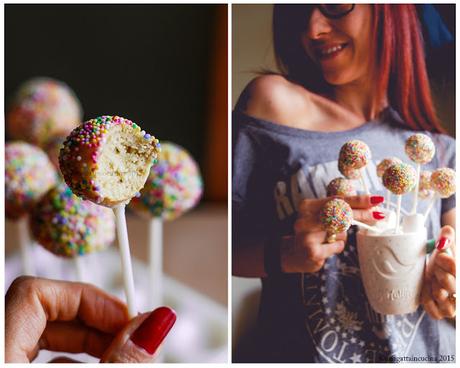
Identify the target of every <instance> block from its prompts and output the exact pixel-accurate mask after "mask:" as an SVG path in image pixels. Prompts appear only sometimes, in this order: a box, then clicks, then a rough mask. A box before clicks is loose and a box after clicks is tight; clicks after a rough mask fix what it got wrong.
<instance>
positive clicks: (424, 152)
mask: <svg viewBox="0 0 460 368" xmlns="http://www.w3.org/2000/svg"><path fill="white" fill-rule="evenodd" d="M405 150H406V154H407V156H409V158H410V159H411V160H412V161H413V162H415V163H416V171H417V173H416V175H417V176H416V180H415V190H414V199H413V205H412V211H411V214H415V213H416V212H417V201H418V193H419V188H418V187H419V178H420V165H422V164H427V163H428V162H430V161H431V160H432V159H433V156H434V153H435V147H434V144H433V141H432V140H431V138H430V137H428V136H427V135H425V134H421V133H417V134H414V135H411V136H410V137H409V138H408V139H407V140H406V146H405Z"/></svg>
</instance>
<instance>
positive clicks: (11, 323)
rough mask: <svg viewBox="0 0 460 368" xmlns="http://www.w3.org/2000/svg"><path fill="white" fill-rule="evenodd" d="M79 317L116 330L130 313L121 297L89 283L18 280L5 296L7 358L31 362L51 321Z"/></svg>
mask: <svg viewBox="0 0 460 368" xmlns="http://www.w3.org/2000/svg"><path fill="white" fill-rule="evenodd" d="M77 318H78V319H79V320H80V321H82V322H83V323H84V324H86V325H87V326H89V327H93V328H95V329H97V330H100V331H102V332H105V333H114V332H117V331H118V330H120V329H121V328H122V327H123V326H124V325H125V324H126V322H127V321H128V313H127V308H126V306H125V305H124V304H123V303H122V302H121V301H120V300H118V299H117V298H115V297H114V296H111V295H109V294H107V293H105V292H104V291H102V290H100V289H98V288H96V287H95V286H92V285H89V284H83V283H74V282H64V281H54V280H47V279H42V278H35V277H20V278H18V279H16V280H15V281H14V282H13V284H12V285H11V286H10V288H9V290H8V292H7V294H6V296H5V334H6V336H7V338H6V345H5V360H6V361H7V362H27V361H30V360H31V359H32V358H33V356H34V354H35V353H36V346H37V344H38V341H39V339H40V336H41V335H42V333H43V331H44V330H45V328H46V325H47V322H48V321H58V320H60V321H71V320H74V319H77ZM62 338H65V339H70V338H72V336H69V335H66V336H63V337H62Z"/></svg>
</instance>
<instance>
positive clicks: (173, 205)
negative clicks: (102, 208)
mask: <svg viewBox="0 0 460 368" xmlns="http://www.w3.org/2000/svg"><path fill="white" fill-rule="evenodd" d="M202 192H203V181H202V179H201V175H200V170H199V168H198V165H197V164H196V162H195V160H193V158H192V156H191V155H190V154H189V153H188V152H187V151H186V150H185V149H183V148H182V147H180V146H178V145H176V144H173V143H163V144H162V145H161V152H160V154H159V155H158V162H157V163H156V164H154V165H153V166H152V167H151V169H150V174H149V177H148V178H147V182H146V183H145V186H144V188H143V189H142V190H141V193H140V196H136V197H134V198H133V199H132V200H131V202H130V204H129V206H130V207H131V208H133V209H134V210H138V211H140V212H141V213H147V214H149V215H150V216H153V217H161V218H163V219H165V220H173V219H175V218H177V217H179V216H180V215H181V214H183V213H184V212H185V211H187V210H189V209H191V208H193V207H194V206H195V205H196V204H197V203H198V201H199V199H200V197H201V194H202Z"/></svg>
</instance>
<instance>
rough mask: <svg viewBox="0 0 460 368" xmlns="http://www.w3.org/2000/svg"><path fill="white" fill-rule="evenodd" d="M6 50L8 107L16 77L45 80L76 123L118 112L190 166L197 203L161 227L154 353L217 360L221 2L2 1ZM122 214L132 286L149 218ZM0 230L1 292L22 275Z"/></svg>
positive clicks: (221, 332) (223, 132)
mask: <svg viewBox="0 0 460 368" xmlns="http://www.w3.org/2000/svg"><path fill="white" fill-rule="evenodd" d="M4 55H5V56H4V58H5V85H4V87H5V91H4V92H5V109H6V110H8V106H9V103H10V102H11V100H12V97H13V95H14V93H15V91H16V89H17V88H18V87H19V86H20V85H21V84H22V83H23V82H25V81H26V80H28V79H30V78H34V77H50V78H53V79H56V80H59V81H62V82H65V83H66V84H67V85H68V86H69V87H70V88H71V89H72V90H73V91H74V92H75V94H76V96H77V97H78V99H79V100H80V102H81V105H82V108H83V114H84V120H88V119H90V118H94V117H97V116H100V115H119V116H122V117H125V118H128V119H130V120H132V121H134V122H136V123H138V124H139V125H140V126H141V127H142V128H143V129H144V130H145V131H147V132H148V133H151V134H154V135H155V136H156V137H157V138H159V139H160V141H170V142H174V143H176V144H179V145H181V146H182V147H184V148H185V149H187V150H188V151H189V152H190V153H191V155H192V156H193V157H194V158H195V160H196V161H197V162H198V164H199V166H200V170H201V173H202V176H203V180H204V194H203V197H202V200H201V202H200V203H199V204H198V206H197V207H196V208H195V209H194V210H192V211H190V212H188V213H187V214H185V215H184V216H182V217H180V218H179V219H177V220H174V221H170V222H165V224H164V270H165V274H166V277H167V280H166V281H165V289H166V290H165V293H166V294H168V293H169V294H172V295H168V296H167V297H165V300H166V301H169V302H170V304H173V305H174V306H175V307H176V308H177V309H178V310H177V312H178V315H179V319H178V324H177V325H176V327H175V328H174V329H173V332H174V330H177V332H174V333H175V335H174V336H173V332H172V333H171V335H170V336H171V337H170V338H169V340H174V341H171V342H167V344H170V346H171V348H170V349H168V346H167V347H166V349H165V350H166V357H165V358H164V359H165V360H166V361H174V362H182V361H188V362H206V361H209V362H227V341H226V340H227V6H226V5H84V4H80V5H29V4H27V5H26V4H24V5H19V4H8V5H5V53H4ZM6 139H7V141H8V139H9V137H8V133H7V136H6ZM127 221H128V232H129V236H130V243H131V248H132V249H131V252H132V254H133V255H134V257H135V259H134V262H135V268H136V269H137V270H138V275H135V277H136V278H137V279H139V280H140V281H136V282H140V283H141V285H140V288H142V282H143V280H142V279H143V272H144V270H143V267H144V266H145V262H146V259H147V237H148V224H147V222H146V220H144V219H142V218H140V217H137V216H136V215H134V214H132V213H128V218H127ZM5 225H6V237H5V243H6V247H5V252H6V269H5V272H6V275H5V276H6V277H5V282H6V285H5V287H8V285H9V283H10V282H11V280H12V279H13V278H14V277H15V276H16V275H17V274H19V273H20V272H21V271H20V265H19V260H18V255H17V235H18V234H17V230H16V227H15V223H13V222H11V221H9V220H6V224H5ZM35 251H37V252H42V251H43V250H41V249H40V248H39V247H36V250H35ZM52 256H53V255H49V256H48V255H43V254H41V253H40V254H39V255H37V257H45V258H43V260H46V259H48V258H49V257H52ZM47 257H48V258H47ZM109 258H110V257H109V256H107V260H105V261H107V262H109V261H108V259H109ZM40 259H42V258H40ZM50 259H51V262H52V261H53V260H54V259H56V263H59V262H61V260H60V259H59V260H57V258H56V257H55V258H50ZM89 262H90V264H93V265H96V266H95V267H96V268H97V267H98V266H97V265H98V263H97V262H96V263H95V264H94V263H91V261H89ZM110 262H111V261H110ZM114 262H115V263H116V262H118V260H116V259H114ZM62 267H63V266H62V265H60V266H57V269H62ZM113 268H114V269H115V268H117V269H118V268H119V264H118V263H116V264H113ZM64 269H65V267H64ZM135 272H136V270H135ZM47 276H49V275H47ZM118 276H119V275H118ZM118 276H115V278H116V277H118ZM69 278H72V275H71V276H70V277H69ZM114 282H115V284H116V283H117V282H118V281H116V280H115V281H114ZM182 310H183V312H182ZM181 313H182V315H183V316H184V318H183V319H182V321H183V323H182V324H179V322H180V321H181V320H180V317H181ZM190 339H192V340H193V342H192V341H189V340H190ZM167 340H168V339H167ZM180 349H182V350H184V349H186V351H182V350H180ZM170 351H173V352H172V353H169V352H170ZM43 359H47V356H46V357H44V358H43Z"/></svg>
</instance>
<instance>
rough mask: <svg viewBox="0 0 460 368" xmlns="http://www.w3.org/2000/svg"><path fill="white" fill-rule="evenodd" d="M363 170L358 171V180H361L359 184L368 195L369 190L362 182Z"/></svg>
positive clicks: (364, 182) (363, 181)
mask: <svg viewBox="0 0 460 368" xmlns="http://www.w3.org/2000/svg"><path fill="white" fill-rule="evenodd" d="M363 170H364V168H362V169H360V170H359V179H360V180H361V184H362V185H363V189H364V193H366V194H367V195H369V194H371V193H370V192H369V188H368V187H367V184H366V181H365V180H364V176H363Z"/></svg>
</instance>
